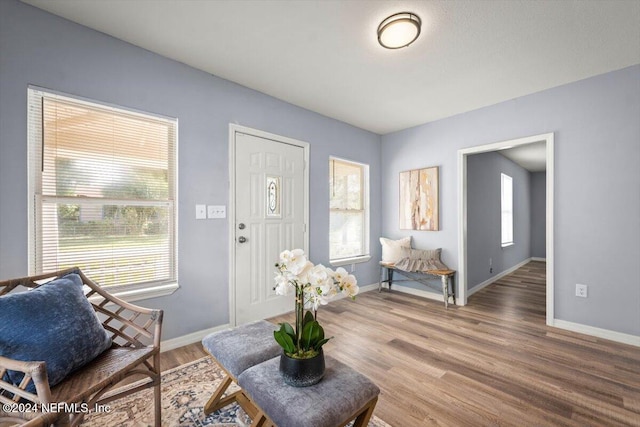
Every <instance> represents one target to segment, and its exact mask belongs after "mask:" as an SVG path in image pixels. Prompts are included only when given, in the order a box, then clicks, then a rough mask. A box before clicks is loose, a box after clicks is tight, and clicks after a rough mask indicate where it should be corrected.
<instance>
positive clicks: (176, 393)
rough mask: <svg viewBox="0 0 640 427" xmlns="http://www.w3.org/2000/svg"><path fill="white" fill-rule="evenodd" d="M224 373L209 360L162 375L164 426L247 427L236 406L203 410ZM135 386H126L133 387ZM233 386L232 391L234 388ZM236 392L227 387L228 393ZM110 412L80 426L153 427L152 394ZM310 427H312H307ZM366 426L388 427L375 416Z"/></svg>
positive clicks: (142, 394)
mask: <svg viewBox="0 0 640 427" xmlns="http://www.w3.org/2000/svg"><path fill="white" fill-rule="evenodd" d="M222 378H223V373H222V371H221V369H220V368H219V367H218V365H217V364H216V363H215V362H213V361H212V360H211V359H210V358H209V357H205V358H202V359H199V360H196V361H194V362H191V363H187V364H185V365H181V366H178V367H177V368H174V369H170V370H168V371H165V372H163V373H162V426H163V427H178V426H180V427H183V426H184V427H213V426H215V427H246V426H249V425H251V419H250V418H249V417H248V416H247V414H245V412H244V411H243V410H242V408H240V406H239V405H238V404H237V403H234V404H233V405H229V406H226V407H224V408H222V409H220V410H219V411H216V412H214V413H212V414H210V415H208V416H205V415H204V411H203V407H204V405H205V403H207V401H208V400H209V397H211V395H212V394H213V392H214V391H215V389H216V388H217V387H218V384H219V383H220V381H222ZM133 386H135V383H134V384H131V385H129V386H125V387H129V388H131V387H133ZM234 387H235V388H234ZM235 390H237V386H235V385H232V386H231V387H229V389H228V392H233V391H235ZM108 405H109V407H110V408H111V412H109V413H102V414H91V415H88V416H87V417H85V420H84V422H83V423H82V424H81V426H83V427H143V426H151V425H153V391H152V390H150V389H147V390H143V391H139V392H138V393H135V394H132V395H131V396H126V397H123V398H121V399H118V400H115V401H113V402H110V403H109V404H108ZM309 427H311V426H309ZM369 427H391V426H389V424H387V423H385V422H384V421H382V420H381V419H379V418H377V417H376V416H375V415H374V416H373V417H372V419H371V421H370V422H369Z"/></svg>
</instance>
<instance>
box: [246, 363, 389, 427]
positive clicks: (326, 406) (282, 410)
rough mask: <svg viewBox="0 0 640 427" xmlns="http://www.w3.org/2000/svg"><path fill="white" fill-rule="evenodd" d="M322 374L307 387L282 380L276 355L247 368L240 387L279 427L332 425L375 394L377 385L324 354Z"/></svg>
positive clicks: (338, 422)
mask: <svg viewBox="0 0 640 427" xmlns="http://www.w3.org/2000/svg"><path fill="white" fill-rule="evenodd" d="M325 365H326V370H325V374H324V378H323V379H322V381H320V382H319V383H318V384H316V385H313V386H310V387H291V386H289V385H287V384H285V382H284V380H283V379H282V375H281V374H280V371H279V366H280V358H279V357H276V358H273V359H271V360H268V361H266V362H263V363H261V364H259V365H256V366H254V367H252V368H249V369H247V370H246V371H244V372H243V373H242V374H240V376H239V377H238V383H239V385H240V387H242V389H243V390H244V391H245V392H246V393H247V394H248V395H249V396H250V397H251V400H252V401H253V402H254V403H255V404H256V405H258V406H259V407H260V409H262V410H263V411H264V413H265V414H266V415H267V416H268V417H269V418H270V419H271V420H272V421H273V422H274V423H275V424H276V425H277V426H278V427H300V426H313V427H335V426H337V425H341V424H342V423H344V422H345V421H347V420H348V419H349V417H351V416H353V415H354V414H355V413H356V412H357V411H358V410H360V409H361V408H362V407H364V406H365V405H366V404H367V403H368V402H369V401H371V400H372V399H373V398H375V397H376V396H378V394H379V393H380V389H379V388H378V387H377V386H376V385H375V384H374V383H372V382H371V381H370V380H369V379H368V378H367V377H365V376H364V375H362V374H361V373H359V372H357V371H355V370H353V369H351V368H350V367H348V366H347V365H345V364H344V363H342V362H339V361H337V360H336V359H334V358H332V357H330V356H325Z"/></svg>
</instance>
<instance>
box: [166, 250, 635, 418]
mask: <svg viewBox="0 0 640 427" xmlns="http://www.w3.org/2000/svg"><path fill="white" fill-rule="evenodd" d="M544 274H545V265H544V263H540V262H531V263H529V264H527V265H526V266H524V267H522V268H520V269H519V270H517V271H516V272H514V273H513V274H511V275H509V276H506V277H504V278H502V279H501V280H499V281H498V282H496V283H494V284H492V285H490V286H488V287H486V288H485V289H483V290H481V291H479V292H478V293H476V294H474V295H473V296H471V297H470V298H469V304H468V305H467V306H465V307H457V306H449V310H445V309H444V306H443V304H442V303H438V302H436V301H432V300H427V299H423V298H419V297H415V296H411V295H407V294H402V293H398V292H393V291H392V292H388V291H383V292H382V293H378V292H376V291H373V292H367V293H364V294H362V295H359V296H358V297H357V299H356V301H349V300H346V299H343V300H340V301H334V302H332V303H330V304H329V305H327V306H323V307H322V308H321V310H320V312H319V313H318V317H319V319H320V321H321V323H322V325H323V327H324V328H325V331H326V333H327V335H328V336H331V335H333V336H334V337H335V338H334V339H332V340H331V341H330V342H329V343H328V344H327V345H326V346H325V353H326V354H330V355H331V356H333V357H335V358H337V359H339V360H341V361H343V362H345V363H347V364H349V365H350V366H351V367H353V368H355V369H357V370H359V371H360V372H362V373H364V374H365V375H367V376H368V377H369V378H371V379H372V380H373V381H374V382H375V383H376V384H378V386H379V387H380V389H381V395H380V399H379V401H378V405H377V407H376V411H375V415H377V416H378V417H380V418H382V419H383V420H385V421H387V422H388V423H390V424H391V425H393V426H395V427H407V426H428V425H439V426H485V425H508V426H589V425H591V426H621V425H627V426H628V425H632V426H640V349H639V348H637V347H633V346H629V345H624V344H619V343H615V342H611V341H607V340H602V339H598V338H594V337H590V336H586V335H581V334H577V333H573V332H569V331H564V330H560V329H555V328H549V327H547V326H546V325H545V277H544ZM292 319H293V314H288V315H285V316H281V317H278V318H275V319H271V320H273V321H274V322H278V321H283V320H286V321H291V320H292ZM202 355H205V353H204V351H203V350H202V348H201V347H199V344H193V345H191V346H187V347H183V348H181V349H176V350H174V351H171V352H167V353H163V355H162V358H163V369H167V368H169V367H172V366H176V365H179V364H181V363H185V362H186V361H188V360H192V359H195V358H199V357H201V356H202Z"/></svg>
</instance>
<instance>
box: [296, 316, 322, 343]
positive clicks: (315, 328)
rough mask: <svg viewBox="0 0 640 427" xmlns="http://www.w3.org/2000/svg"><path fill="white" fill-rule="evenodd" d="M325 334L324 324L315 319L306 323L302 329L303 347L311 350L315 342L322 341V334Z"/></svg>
mask: <svg viewBox="0 0 640 427" xmlns="http://www.w3.org/2000/svg"><path fill="white" fill-rule="evenodd" d="M321 334H322V336H324V331H323V330H322V326H320V324H319V323H318V322H316V321H315V320H314V321H312V322H309V323H307V324H306V325H304V328H303V329H302V340H301V341H302V348H303V349H305V350H309V349H311V348H313V347H314V346H315V344H316V343H317V342H318V341H320V340H321V339H322V338H320V335H321Z"/></svg>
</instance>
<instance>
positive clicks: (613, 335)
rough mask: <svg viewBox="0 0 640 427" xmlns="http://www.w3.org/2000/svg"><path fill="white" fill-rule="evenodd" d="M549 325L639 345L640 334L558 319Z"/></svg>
mask: <svg viewBox="0 0 640 427" xmlns="http://www.w3.org/2000/svg"><path fill="white" fill-rule="evenodd" d="M549 326H553V327H555V328H559V329H565V330H567V331H572V332H578V333H581V334H585V335H591V336H594V337H598V338H603V339H606V340H611V341H616V342H619V343H623V344H629V345H633V346H636V347H640V336H637V335H631V334H624V333H622V332H616V331H611V330H609V329H602V328H596V327H595V326H589V325H583V324H580V323H573V322H569V321H566V320H560V319H555V320H554V321H553V324H551V325H549Z"/></svg>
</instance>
